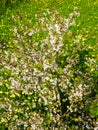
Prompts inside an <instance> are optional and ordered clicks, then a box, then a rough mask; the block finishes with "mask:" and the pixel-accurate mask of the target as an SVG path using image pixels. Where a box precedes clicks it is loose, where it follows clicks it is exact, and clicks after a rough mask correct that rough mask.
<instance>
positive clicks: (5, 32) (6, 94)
mask: <svg viewBox="0 0 98 130" xmlns="http://www.w3.org/2000/svg"><path fill="white" fill-rule="evenodd" d="M74 7H78V10H79V12H80V16H79V17H76V18H75V19H76V25H75V26H70V30H71V32H72V33H70V34H69V33H68V34H67V33H65V34H64V40H65V42H66V45H65V49H66V50H67V52H66V51H65V54H66V56H69V57H70V58H72V57H74V55H73V56H72V54H75V57H78V56H79V57H80V59H81V61H82V60H84V58H83V57H86V58H88V57H89V56H90V57H91V59H94V61H92V62H89V61H88V62H87V64H85V63H84V61H83V63H82V62H79V63H80V64H81V65H80V66H79V65H78V63H77V66H78V67H79V68H78V69H80V70H81V69H82V70H83V71H84V72H83V74H82V76H81V75H78V76H77V77H76V78H74V80H75V81H74V82H75V85H77V84H79V83H80V82H82V80H83V78H84V79H85V80H88V82H87V81H84V82H87V84H89V82H92V90H94V92H92V93H91V94H92V95H94V103H91V105H90V106H89V107H88V108H87V110H88V111H89V112H90V113H91V115H92V116H93V117H95V118H97V120H98V110H97V108H96V106H98V103H97V101H98V99H97V98H98V96H97V95H98V89H97V85H96V84H97V83H98V71H97V70H98V66H97V65H98V50H97V48H98V11H97V8H98V1H97V0H93V1H92V0H75V1H73V0H68V1H66V0H56V1H54V0H40V1H38V0H27V1H22V2H14V3H10V4H8V5H7V6H2V8H1V9H2V10H0V13H1V16H0V23H1V24H0V53H1V61H0V62H1V66H0V67H1V68H0V69H1V70H2V71H1V73H0V76H1V79H0V85H1V87H0V105H2V106H5V108H6V105H8V104H11V105H12V106H13V108H12V109H13V111H12V113H9V114H8V111H7V109H3V108H0V113H3V115H4V114H7V115H9V117H7V119H8V120H6V115H4V116H3V115H2V114H1V116H0V118H1V120H0V121H1V126H0V129H2V130H4V129H5V128H6V127H7V126H8V124H10V128H9V129H13V130H15V129H17V128H16V126H15V123H16V124H18V125H19V126H18V129H23V122H25V119H26V118H28V120H27V121H28V122H29V118H30V122H32V121H31V120H32V118H31V117H30V115H29V110H30V114H31V115H32V116H35V117H36V119H37V120H40V119H39V115H37V113H39V114H40V116H41V115H42V117H44V118H45V120H44V121H43V124H42V126H43V128H44V129H46V128H47V124H48V126H49V125H50V124H52V122H51V121H50V113H48V112H47V110H46V111H45V112H46V113H45V112H43V110H42V107H43V108H46V106H45V105H44V104H43V103H42V102H41V103H40V104H37V108H36V109H35V108H33V109H34V110H33V112H34V111H35V113H32V106H35V104H34V103H35V102H36V100H37V99H38V98H39V95H40V94H39V92H32V93H29V94H26V93H25V92H24V91H18V90H15V91H16V92H15V93H14V91H13V90H14V89H12V88H10V87H11V81H10V80H9V79H10V77H12V78H14V79H15V81H16V82H18V81H17V79H19V76H20V80H19V83H21V86H22V87H23V88H25V85H26V84H29V82H28V81H22V80H21V79H22V78H23V77H22V76H23V70H22V66H23V64H21V62H22V60H23V61H25V60H28V61H26V63H28V70H29V71H31V70H33V69H34V68H35V67H36V68H38V70H41V71H42V63H41V62H38V64H36V65H33V62H34V61H33V60H34V59H33V60H32V59H29V56H30V55H32V54H31V53H29V52H32V51H34V49H33V47H35V46H34V44H35V42H36V43H37V42H38V45H37V46H36V51H39V50H40V49H41V47H40V43H41V41H42V40H43V39H45V38H46V37H47V35H48V32H47V31H46V30H45V32H44V31H43V30H42V31H43V33H42V31H39V32H37V33H35V34H34V35H33V36H32V34H30V33H33V32H32V29H33V30H36V29H38V28H39V29H43V28H44V25H43V24H42V23H41V22H40V19H41V18H42V17H43V16H44V15H43V13H44V12H45V11H46V10H47V9H49V10H50V11H54V13H55V10H57V11H58V12H59V15H60V16H61V17H63V18H68V17H69V14H70V13H72V12H73V9H74ZM57 16H58V15H57ZM36 17H38V18H37V19H36ZM44 17H45V16H44ZM47 17H48V20H50V21H48V22H47V23H49V22H51V19H50V15H48V16H47ZM58 20H59V18H58ZM52 22H53V21H52ZM62 25H63V23H62ZM17 33H18V34H20V35H19V36H17ZM24 33H25V34H24ZM28 34H29V35H28ZM23 35H25V38H24V41H23V39H22V36H23ZM30 35H31V36H30ZM54 35H55V34H54ZM17 37H18V38H17ZM81 37H82V38H81ZM17 39H18V43H17ZM73 39H76V40H79V42H80V43H81V44H80V43H77V44H79V45H77V44H74V42H73ZM21 47H22V49H21ZM49 47H50V46H46V50H48V48H49ZM75 47H76V50H78V54H77V52H76V53H74V52H75V51H76V50H75ZM82 47H83V49H82ZM79 49H80V50H79ZM28 50H29V51H28ZM31 50H32V51H31ZM88 50H89V53H88ZM14 54H16V57H18V59H19V60H18V61H17V59H16V61H17V62H16V61H13V62H12V65H11V64H10V63H11V61H10V60H11V58H12V57H13V58H12V60H13V59H15V55H14ZM40 55H41V54H40ZM40 55H39V57H40ZM26 56H28V58H27V57H26ZM58 56H59V55H58ZM66 56H65V55H64V54H63V53H62V54H61V55H60V56H59V57H60V58H59V60H58V66H59V69H58V72H59V74H60V75H61V74H62V73H63V72H62V71H63V69H62V68H63V67H62V66H65V64H66V66H67V62H66V63H64V64H63V62H64V60H65V59H66ZM35 57H37V55H36V56H35ZM48 57H49V56H48ZM26 58H27V59H26ZM32 58H33V56H32ZM49 58H50V63H51V64H52V58H53V59H54V57H52V58H51V57H49ZM35 59H36V58H35ZM88 60H90V59H89V58H88ZM4 61H5V63H3V62H4ZM68 62H70V61H68ZM31 63H32V65H31ZM9 64H10V66H12V67H16V68H17V66H18V67H19V69H20V70H22V71H20V72H19V73H16V72H13V69H11V68H6V67H5V66H7V65H9ZM70 64H73V66H74V63H72V62H70ZM84 64H85V65H84ZM19 65H20V66H19ZM61 65H62V66H61ZM82 65H83V66H82ZM73 66H72V71H71V72H70V73H71V74H70V75H69V78H71V77H72V79H71V80H70V82H73V68H74V67H75V66H74V67H73ZM81 66H82V67H81ZM23 67H24V66H23ZM86 67H88V68H89V70H87V71H88V73H87V74H86V75H85V72H86V71H85V70H86V69H87V68H86ZM30 68H31V69H30ZM23 69H25V67H24V68H23ZM74 69H75V68H74ZM76 70H77V69H76ZM89 72H90V75H89ZM12 73H13V76H12ZM52 73H53V75H52V76H53V77H50V78H53V79H54V78H55V77H56V76H57V74H56V73H57V72H52ZM27 75H29V72H27ZM86 76H88V77H89V76H91V79H89V78H88V77H87V78H86ZM93 78H94V81H93ZM12 80H13V79H12ZM38 80H39V82H40V80H41V77H39V78H38ZM90 80H91V81H90ZM16 82H14V85H15V84H16ZM35 83H36V82H35ZM93 84H94V85H95V86H93ZM45 85H46V86H44V85H42V86H41V88H42V89H44V87H49V82H48V81H47V83H46V84H45ZM56 91H57V90H56ZM56 93H58V92H56ZM45 94H46V93H45ZM92 95H91V97H92ZM45 96H46V97H47V94H46V95H45ZM49 96H50V97H52V96H53V95H52V94H50V95H49ZM87 98H88V97H87ZM43 100H44V99H43ZM14 102H15V103H14ZM22 102H24V104H22ZM5 104H6V105H5ZM20 104H21V105H23V106H24V109H23V108H22V106H21V105H20ZM19 105H20V107H19ZM56 105H57V104H56ZM56 105H54V106H53V107H55V106H56ZM82 105H83V104H81V107H82ZM9 107H10V106H9ZM18 107H19V109H18ZM49 107H50V106H49ZM16 108H17V109H16ZM93 108H94V111H93ZM28 109H29V110H28ZM38 109H40V112H39V110H38ZM26 110H27V115H24V113H26ZM41 112H42V113H41ZM58 113H59V112H58ZM10 114H11V116H12V118H11V117H10ZM45 114H46V115H45ZM2 116H3V118H2ZM66 117H67V116H66ZM18 118H19V120H20V121H21V125H20V124H19V123H17V122H18V121H17V119H18ZM69 118H70V119H71V121H72V122H74V121H73V120H77V119H78V118H76V117H74V116H73V118H71V117H69ZM81 120H82V119H81ZM36 122H37V121H35V123H36ZM76 122H77V121H76ZM80 122H81V123H83V121H80ZM25 123H27V122H25ZM28 124H29V123H28ZM31 124H32V123H31ZM33 124H34V123H33ZM11 126H14V127H13V128H12V127H11ZM51 127H52V126H51ZM55 127H56V126H55ZM27 129H29V126H27ZM39 129H41V128H39ZM61 129H63V128H61ZM68 129H73V130H74V129H75V127H74V125H73V124H71V126H70V127H69V128H68ZM81 129H83V128H81Z"/></svg>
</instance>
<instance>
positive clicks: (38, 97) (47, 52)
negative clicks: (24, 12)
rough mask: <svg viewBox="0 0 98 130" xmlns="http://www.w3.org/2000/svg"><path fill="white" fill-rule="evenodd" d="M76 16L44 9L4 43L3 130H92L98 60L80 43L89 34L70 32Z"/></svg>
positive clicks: (2, 59)
mask: <svg viewBox="0 0 98 130" xmlns="http://www.w3.org/2000/svg"><path fill="white" fill-rule="evenodd" d="M79 15H80V13H79V11H78V8H77V7H75V8H74V11H73V13H71V14H70V15H69V17H68V18H63V17H62V16H61V15H60V13H58V12H57V11H56V10H51V11H50V10H46V11H45V12H44V13H43V14H36V15H35V19H36V23H35V24H34V26H32V27H29V26H27V25H25V23H24V21H23V19H22V18H21V16H20V27H17V26H16V27H14V28H13V34H12V37H11V40H12V43H8V44H7V45H6V48H7V49H4V45H2V55H1V61H2V64H1V66H2V69H1V83H0V85H1V87H0V98H1V101H0V110H1V112H2V114H1V116H0V118H1V120H0V123H1V128H2V129H3V128H6V127H7V128H8V129H9V130H10V129H11V130H17V129H18V130H19V129H20V130H22V129H31V130H36V129H37V130H43V129H53V130H54V129H58V130H59V129H60V130H61V129H64V130H65V129H70V128H71V129H88V130H89V129H93V127H94V125H95V118H94V116H93V115H92V114H91V112H90V111H91V109H90V108H89V106H90V104H91V99H90V97H91V98H92V97H93V98H94V99H95V97H96V91H97V89H96V86H97V76H98V75H97V73H96V71H97V69H98V68H97V64H96V62H97V59H96V57H94V56H93V55H92V51H93V50H94V48H92V46H90V45H85V44H84V43H85V41H86V38H87V35H85V36H83V35H82V34H78V35H74V34H73V32H72V31H71V30H70V28H71V26H75V24H76V22H75V18H76V17H79ZM12 18H13V20H14V22H16V17H15V16H12ZM31 22H32V21H31V20H29V21H28V24H31ZM95 106H96V105H95ZM96 112H97V114H96V116H98V111H97V110H96Z"/></svg>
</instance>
